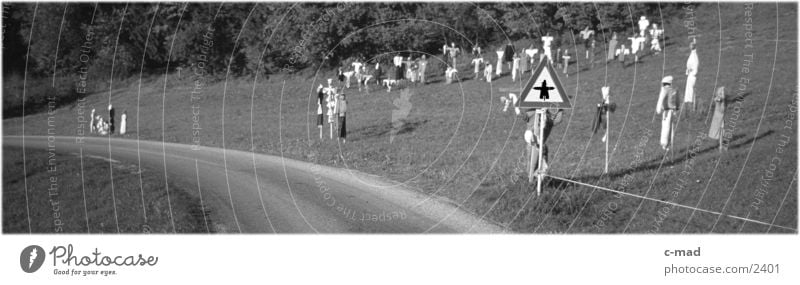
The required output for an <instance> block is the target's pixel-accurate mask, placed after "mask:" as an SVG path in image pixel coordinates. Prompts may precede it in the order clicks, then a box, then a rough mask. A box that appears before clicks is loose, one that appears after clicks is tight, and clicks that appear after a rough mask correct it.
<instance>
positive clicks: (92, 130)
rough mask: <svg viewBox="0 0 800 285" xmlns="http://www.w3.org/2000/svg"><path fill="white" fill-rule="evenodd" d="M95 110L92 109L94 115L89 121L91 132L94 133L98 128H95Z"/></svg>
mask: <svg viewBox="0 0 800 285" xmlns="http://www.w3.org/2000/svg"><path fill="white" fill-rule="evenodd" d="M94 111H95V110H94V109H92V117H91V120H90V121H89V132H90V133H94V131H95V130H96V129H97V128H95V125H94V124H95V120H94Z"/></svg>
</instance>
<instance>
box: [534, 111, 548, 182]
mask: <svg viewBox="0 0 800 285" xmlns="http://www.w3.org/2000/svg"><path fill="white" fill-rule="evenodd" d="M536 114H537V115H538V116H539V134H538V136H539V139H537V140H536V143H537V144H538V145H539V162H538V163H537V164H536V167H537V168H538V171H537V173H536V196H539V195H541V194H542V180H543V179H544V169H543V167H542V165H543V163H544V156H543V155H544V143H543V142H542V138H544V127H545V125H546V124H547V109H537V110H536Z"/></svg>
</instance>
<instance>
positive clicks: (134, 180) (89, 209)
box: [3, 147, 213, 233]
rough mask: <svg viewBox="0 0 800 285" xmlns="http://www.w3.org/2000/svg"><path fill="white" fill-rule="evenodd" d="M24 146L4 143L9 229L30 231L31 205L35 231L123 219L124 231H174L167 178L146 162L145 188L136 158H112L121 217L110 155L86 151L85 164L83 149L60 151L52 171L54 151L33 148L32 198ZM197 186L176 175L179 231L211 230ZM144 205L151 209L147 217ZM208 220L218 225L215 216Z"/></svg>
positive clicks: (105, 226) (102, 227) (106, 228)
mask: <svg viewBox="0 0 800 285" xmlns="http://www.w3.org/2000/svg"><path fill="white" fill-rule="evenodd" d="M21 150H22V149H21V148H15V147H4V148H3V155H4V157H3V233H27V232H28V219H27V211H28V210H30V222H31V231H32V232H34V233H60V232H64V233H86V232H90V233H116V232H117V223H119V231H120V232H122V233H139V232H144V231H150V232H154V233H171V232H173V228H172V222H171V220H170V212H169V209H168V207H167V206H168V205H167V195H166V191H165V189H164V180H163V179H160V177H159V176H158V175H151V173H152V172H151V170H149V169H146V168H145V169H142V174H143V177H144V179H143V180H142V183H143V184H142V186H143V187H142V188H140V187H139V185H140V184H139V175H138V174H139V172H138V171H139V167H138V166H137V165H135V164H130V163H120V162H114V163H111V164H110V165H111V167H113V168H114V169H113V171H114V193H115V194H116V195H115V196H114V197H116V217H117V219H115V218H114V217H115V215H114V214H115V212H114V204H113V203H112V199H111V197H112V196H111V183H110V180H109V179H107V177H109V162H108V161H107V160H103V159H98V158H97V157H91V156H84V157H83V167H81V159H80V156H79V154H76V153H71V154H56V156H55V161H56V166H55V169H56V171H55V172H49V171H48V157H49V155H48V152H47V151H44V150H42V151H32V150H28V151H27V153H26V158H27V163H26V165H25V167H26V168H27V171H28V172H27V181H28V182H27V183H28V185H27V186H28V197H27V203H26V199H25V185H24V180H23V175H24V174H25V173H23V172H22V171H19V170H20V169H22V161H23V160H22V151H21ZM81 170H83V171H81ZM81 175H83V185H81V179H82V177H81ZM52 177H55V179H56V180H55V182H56V183H54V184H55V185H57V186H56V187H55V188H54V189H56V190H53V191H48V189H49V188H50V187H51V183H50V181H51V180H50V179H51V178H52ZM104 177H105V178H106V179H104ZM193 186H194V185H187V184H185V183H182V182H179V181H176V182H173V181H172V180H170V190H171V192H172V193H171V195H172V215H173V218H174V221H175V231H177V232H180V233H195V232H206V231H207V228H206V219H204V217H203V211H202V210H201V207H200V201H199V200H198V199H196V198H194V197H193V196H192V195H190V194H188V193H187V190H186V189H192V188H190V187H193ZM84 189H85V193H84ZM142 190H144V192H142ZM54 194H55V195H54ZM84 194H85V197H86V200H85V202H86V203H85V208H84ZM143 202H144V205H143V204H142V203H143ZM26 206H28V207H26ZM143 206H145V207H146V209H147V222H146V223H145V220H144V219H145V217H144V215H143V212H142V207H143ZM84 209H85V210H84ZM207 220H208V222H209V224H210V225H212V226H211V229H212V230H213V223H212V221H211V220H210V218H209V219H207ZM87 226H88V230H87Z"/></svg>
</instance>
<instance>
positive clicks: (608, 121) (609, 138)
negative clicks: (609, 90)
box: [603, 100, 611, 173]
mask: <svg viewBox="0 0 800 285" xmlns="http://www.w3.org/2000/svg"><path fill="white" fill-rule="evenodd" d="M609 101H611V100H609ZM606 106H608V105H606ZM608 112H609V111H608V107H606V168H605V172H603V173H608V141H610V140H611V137H609V135H608V133H609V131H608V130H609V128H610V127H611V122H610V121H611V116H609V113H608Z"/></svg>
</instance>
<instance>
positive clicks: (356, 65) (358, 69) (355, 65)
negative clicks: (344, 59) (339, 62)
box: [353, 61, 362, 74]
mask: <svg viewBox="0 0 800 285" xmlns="http://www.w3.org/2000/svg"><path fill="white" fill-rule="evenodd" d="M361 65H362V63H360V62H358V61H356V62H353V70H355V71H356V74H361Z"/></svg>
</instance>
